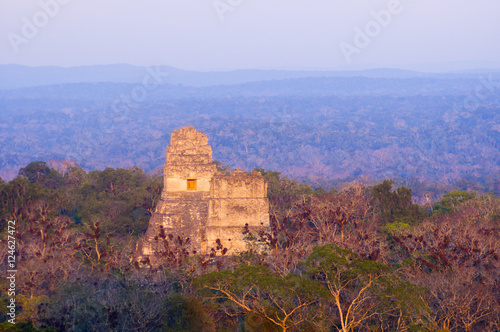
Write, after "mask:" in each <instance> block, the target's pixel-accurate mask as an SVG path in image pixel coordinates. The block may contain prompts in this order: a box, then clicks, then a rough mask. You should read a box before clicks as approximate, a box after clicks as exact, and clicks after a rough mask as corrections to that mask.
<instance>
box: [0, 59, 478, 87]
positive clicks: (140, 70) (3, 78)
mask: <svg viewBox="0 0 500 332" xmlns="http://www.w3.org/2000/svg"><path fill="white" fill-rule="evenodd" d="M151 68H154V70H155V71H159V72H161V73H167V74H166V75H168V76H167V77H166V79H165V83H168V84H173V85H177V84H182V85H186V86H195V87H206V86H213V85H234V84H242V83H248V82H259V81H269V80H285V79H296V78H306V77H367V78H406V79H408V78H430V79H431V78H474V77H476V76H477V74H476V73H470V72H462V73H449V74H424V73H421V72H417V71H409V70H399V69H371V70H360V71H287V70H235V71H217V72H199V71H188V70H182V69H177V68H174V67H170V66H158V67H156V66H153V67H151ZM147 74H148V72H147V70H146V67H139V66H133V65H128V64H115V65H99V66H80V67H68V68H64V67H50V66H42V67H29V66H21V65H0V89H16V88H23V87H34V86H44V85H53V84H68V83H100V82H110V83H142V81H143V79H144V77H145V76H146V75H147Z"/></svg>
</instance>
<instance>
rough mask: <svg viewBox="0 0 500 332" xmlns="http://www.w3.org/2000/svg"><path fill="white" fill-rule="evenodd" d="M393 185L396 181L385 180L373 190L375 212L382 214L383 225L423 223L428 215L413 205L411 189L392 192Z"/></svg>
mask: <svg viewBox="0 0 500 332" xmlns="http://www.w3.org/2000/svg"><path fill="white" fill-rule="evenodd" d="M393 185H394V181H392V180H384V181H383V182H382V183H380V184H378V185H376V186H373V188H372V193H373V202H374V205H375V211H376V212H378V213H379V214H380V218H381V221H382V223H383V224H389V223H392V222H404V223H406V224H417V223H419V222H421V221H422V220H423V219H424V218H425V217H426V215H427V214H426V212H425V210H423V209H422V208H421V207H420V206H419V205H418V204H413V202H412V195H411V189H409V188H406V187H399V188H397V189H396V190H394V191H392V186H393Z"/></svg>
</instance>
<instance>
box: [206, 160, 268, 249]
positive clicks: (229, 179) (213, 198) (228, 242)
mask: <svg viewBox="0 0 500 332" xmlns="http://www.w3.org/2000/svg"><path fill="white" fill-rule="evenodd" d="M246 224H248V226H249V228H250V229H251V230H253V231H257V230H260V229H262V228H267V227H269V201H268V199H267V182H266V180H265V179H264V177H263V176H262V175H261V174H260V173H258V172H254V173H252V174H246V173H245V172H243V171H241V170H236V171H233V172H232V173H231V175H229V176H226V175H221V174H217V175H215V176H214V177H213V179H212V182H211V186H210V205H209V212H208V223H207V245H208V247H209V248H210V247H213V246H215V242H216V240H217V239H219V240H220V241H221V243H222V245H223V246H224V247H226V248H228V249H229V253H236V252H238V251H243V250H245V249H246V247H245V242H244V239H243V230H244V227H245V225H246Z"/></svg>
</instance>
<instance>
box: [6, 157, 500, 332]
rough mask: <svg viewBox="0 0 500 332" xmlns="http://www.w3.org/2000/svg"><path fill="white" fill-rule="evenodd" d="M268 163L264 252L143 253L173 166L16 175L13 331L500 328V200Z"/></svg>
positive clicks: (254, 239) (257, 246)
mask: <svg viewBox="0 0 500 332" xmlns="http://www.w3.org/2000/svg"><path fill="white" fill-rule="evenodd" d="M218 167H219V169H220V170H222V171H228V170H229V167H228V166H223V165H221V164H220V163H218ZM255 170H256V171H259V172H261V173H262V175H263V176H264V177H266V179H267V180H268V182H269V186H268V196H269V200H270V224H271V227H270V229H269V230H267V231H265V232H262V233H257V234H253V233H251V232H249V231H248V229H245V230H243V233H242V236H244V237H245V239H246V241H248V245H249V250H248V251H246V252H242V253H240V254H239V255H235V256H227V255H225V254H224V253H225V250H224V244H223V243H220V244H219V245H218V246H217V247H216V248H211V250H210V252H211V254H210V255H208V256H199V255H197V254H196V253H193V252H192V251H191V250H190V247H189V239H183V238H180V237H179V238H173V237H171V236H169V234H158V238H157V239H158V241H160V242H161V243H162V244H163V248H164V250H162V251H159V252H156V253H155V256H156V257H155V258H156V259H157V260H158V261H159V264H156V265H154V266H153V265H150V264H148V262H147V261H146V262H136V261H135V260H134V251H135V245H136V243H137V240H138V239H139V238H140V237H141V236H142V235H143V234H144V232H145V231H146V229H147V226H148V221H149V218H150V216H151V213H152V212H153V211H154V207H155V204H156V202H157V200H158V199H159V196H160V194H161V190H162V186H163V182H162V177H161V175H159V174H149V173H145V172H144V171H143V170H142V169H141V168H139V167H136V166H135V167H129V168H117V169H113V168H106V169H104V170H102V171H89V172H87V171H85V170H84V169H83V168H81V167H80V166H79V165H77V164H76V163H74V162H60V163H58V164H53V165H51V167H49V166H48V165H47V164H46V163H45V162H33V163H30V164H29V165H27V166H25V167H23V168H22V169H21V170H20V171H19V175H18V176H17V177H16V178H15V179H13V180H11V181H9V182H5V181H0V214H1V215H0V219H1V224H0V231H1V233H2V235H1V236H2V237H1V246H2V251H1V253H2V255H3V256H2V268H3V270H4V271H5V270H7V266H6V262H7V259H6V258H7V255H8V248H7V241H6V239H7V236H8V234H9V231H11V228H10V227H8V221H9V220H12V221H15V236H16V250H15V256H16V258H17V269H18V272H17V278H16V301H17V316H16V322H17V324H16V325H11V324H10V323H8V322H5V321H4V322H3V323H1V324H0V330H4V331H195V330H197V331H343V332H344V331H441V332H444V331H499V329H500V283H499V281H500V260H499V255H500V241H498V239H499V235H500V200H499V198H498V197H496V196H495V195H493V194H491V193H490V194H478V193H477V192H472V191H461V190H451V191H449V192H447V193H446V194H444V195H442V196H441V197H439V198H438V199H435V200H433V199H431V197H429V199H428V200H427V201H426V202H425V203H423V204H415V203H414V199H413V197H412V191H411V190H410V189H409V188H407V187H404V186H397V185H395V183H394V181H392V180H390V179H387V180H384V181H382V182H380V183H378V184H374V185H371V186H367V185H363V184H361V183H359V182H356V181H353V182H351V183H348V184H344V185H343V186H342V187H341V188H340V187H339V188H332V189H331V190H325V189H323V188H321V187H316V188H312V187H311V186H309V185H307V184H302V183H300V182H298V181H297V180H293V179H290V178H287V177H285V176H283V175H281V174H280V173H279V172H276V171H271V170H264V169H261V168H257V169H255ZM429 186H430V185H429ZM457 189H460V188H457ZM1 282H2V293H1V294H2V302H1V303H2V305H1V308H0V310H1V311H2V315H1V317H2V319H3V320H5V319H7V318H8V316H6V313H7V307H6V305H7V304H8V302H7V300H8V298H7V294H6V292H7V289H8V288H9V284H8V281H7V280H6V279H4V278H2V279H1Z"/></svg>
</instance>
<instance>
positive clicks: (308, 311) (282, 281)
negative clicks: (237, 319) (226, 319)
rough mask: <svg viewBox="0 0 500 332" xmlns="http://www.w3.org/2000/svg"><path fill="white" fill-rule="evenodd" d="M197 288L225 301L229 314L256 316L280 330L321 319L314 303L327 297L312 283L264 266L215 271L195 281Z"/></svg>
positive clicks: (209, 295)
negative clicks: (313, 305)
mask: <svg viewBox="0 0 500 332" xmlns="http://www.w3.org/2000/svg"><path fill="white" fill-rule="evenodd" d="M195 286H196V287H197V288H198V289H200V290H201V292H202V294H203V295H205V296H207V297H209V298H212V299H222V300H224V301H225V302H224V305H225V310H226V312H228V313H230V314H232V315H236V314H238V313H239V312H241V311H243V312H245V313H247V314H254V315H257V316H259V317H262V318H263V319H265V320H267V321H269V322H271V323H272V324H274V325H275V326H276V328H279V329H280V330H281V331H288V330H290V329H292V328H297V327H298V326H300V325H301V324H303V323H304V322H306V321H311V320H313V319H315V318H321V317H320V315H319V313H318V312H317V311H316V312H315V309H314V308H313V307H312V304H314V303H316V302H317V301H318V300H319V299H320V298H321V297H323V296H325V295H326V293H325V292H324V291H323V290H322V289H321V288H320V287H318V286H317V284H316V283H315V282H312V281H311V280H305V279H302V278H300V277H299V276H298V275H296V274H288V275H287V276H285V277H282V276H280V275H278V274H276V273H274V272H272V271H271V270H270V269H269V268H268V267H265V266H262V265H260V266H242V267H239V268H237V269H236V270H235V271H234V272H232V271H222V272H212V273H209V274H206V275H204V276H202V277H200V278H198V279H196V280H195Z"/></svg>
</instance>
